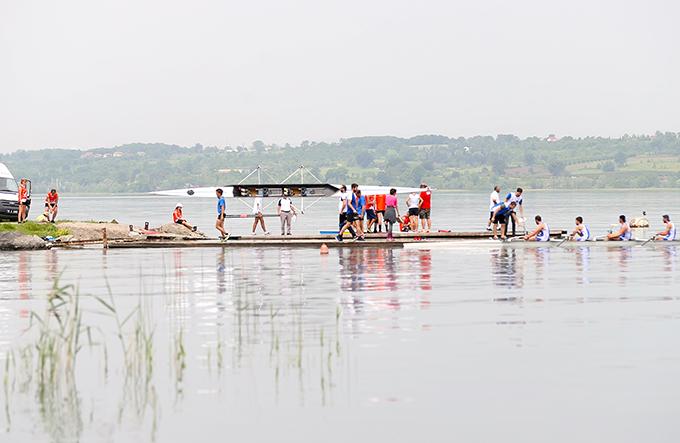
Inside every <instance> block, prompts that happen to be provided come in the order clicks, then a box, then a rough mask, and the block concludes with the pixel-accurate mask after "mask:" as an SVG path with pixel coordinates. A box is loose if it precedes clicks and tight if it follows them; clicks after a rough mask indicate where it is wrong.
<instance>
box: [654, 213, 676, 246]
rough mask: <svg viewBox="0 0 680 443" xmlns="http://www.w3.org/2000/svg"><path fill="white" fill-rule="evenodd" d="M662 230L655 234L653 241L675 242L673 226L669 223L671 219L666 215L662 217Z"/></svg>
mask: <svg viewBox="0 0 680 443" xmlns="http://www.w3.org/2000/svg"><path fill="white" fill-rule="evenodd" d="M663 224H664V230H663V231H661V232H657V234H656V236H655V238H654V239H655V240H662V241H675V225H674V224H673V222H672V221H671V217H670V216H669V215H668V214H666V215H664V216H663Z"/></svg>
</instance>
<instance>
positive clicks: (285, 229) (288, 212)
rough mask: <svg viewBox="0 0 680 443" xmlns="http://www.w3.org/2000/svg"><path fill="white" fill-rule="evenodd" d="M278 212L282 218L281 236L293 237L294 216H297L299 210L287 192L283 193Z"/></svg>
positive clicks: (278, 204)
mask: <svg viewBox="0 0 680 443" xmlns="http://www.w3.org/2000/svg"><path fill="white" fill-rule="evenodd" d="M276 212H277V213H278V215H279V217H280V218H281V235H293V234H292V233H291V225H292V224H293V216H294V215H297V208H296V207H295V206H294V205H293V201H292V200H291V199H290V196H289V195H288V191H287V190H286V191H284V192H283V196H282V197H281V198H280V199H279V202H278V203H277V209H276Z"/></svg>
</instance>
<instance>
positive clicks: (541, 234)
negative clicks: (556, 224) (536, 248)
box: [524, 215, 550, 241]
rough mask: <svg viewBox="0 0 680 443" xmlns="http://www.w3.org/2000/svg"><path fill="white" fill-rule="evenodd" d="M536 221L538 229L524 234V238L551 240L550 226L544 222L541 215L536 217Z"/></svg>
mask: <svg viewBox="0 0 680 443" xmlns="http://www.w3.org/2000/svg"><path fill="white" fill-rule="evenodd" d="M534 221H535V222H536V229H534V230H533V231H532V232H530V233H529V234H527V235H525V236H524V240H527V241H529V240H534V241H550V227H549V226H548V224H547V223H545V222H543V219H542V218H541V216H540V215H537V216H536V217H534Z"/></svg>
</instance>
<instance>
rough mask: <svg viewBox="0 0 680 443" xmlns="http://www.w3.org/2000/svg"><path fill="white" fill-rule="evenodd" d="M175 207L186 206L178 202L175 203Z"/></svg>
mask: <svg viewBox="0 0 680 443" xmlns="http://www.w3.org/2000/svg"><path fill="white" fill-rule="evenodd" d="M175 207H176V208H183V207H184V206H182V203H177V204H176V205H175Z"/></svg>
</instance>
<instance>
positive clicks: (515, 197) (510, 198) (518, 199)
mask: <svg viewBox="0 0 680 443" xmlns="http://www.w3.org/2000/svg"><path fill="white" fill-rule="evenodd" d="M523 192H524V190H523V189H522V188H517V190H516V191H515V192H514V193H513V192H511V193H509V194H508V195H507V196H506V197H505V201H506V202H515V203H517V205H516V206H518V207H519V215H520V217H521V218H520V220H517V213H516V212H515V211H516V209H513V210H512V212H511V213H510V217H511V218H512V235H515V225H517V224H519V222H520V221H521V222H522V223H526V219H525V218H524V206H522V203H523V202H524V197H523V196H522V193H523Z"/></svg>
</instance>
